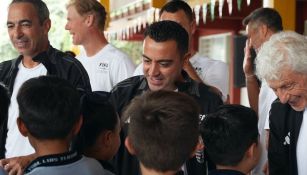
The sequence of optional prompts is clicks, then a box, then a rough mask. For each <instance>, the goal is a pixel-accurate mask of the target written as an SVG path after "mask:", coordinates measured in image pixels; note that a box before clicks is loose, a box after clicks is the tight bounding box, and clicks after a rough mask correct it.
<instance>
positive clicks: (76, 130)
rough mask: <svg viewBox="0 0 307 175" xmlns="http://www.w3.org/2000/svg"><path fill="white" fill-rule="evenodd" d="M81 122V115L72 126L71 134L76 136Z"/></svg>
mask: <svg viewBox="0 0 307 175" xmlns="http://www.w3.org/2000/svg"><path fill="white" fill-rule="evenodd" d="M82 123H83V116H82V115H81V116H80V118H79V119H78V120H77V121H76V123H75V124H74V126H73V128H72V134H73V136H76V135H77V134H78V133H79V131H80V129H81V126H82Z"/></svg>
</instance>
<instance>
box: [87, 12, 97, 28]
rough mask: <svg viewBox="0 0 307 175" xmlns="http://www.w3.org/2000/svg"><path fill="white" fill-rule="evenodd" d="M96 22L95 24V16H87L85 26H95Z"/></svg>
mask: <svg viewBox="0 0 307 175" xmlns="http://www.w3.org/2000/svg"><path fill="white" fill-rule="evenodd" d="M94 22H95V15H93V14H90V15H87V16H86V19H85V24H86V25H87V26H88V27H90V26H93V25H94Z"/></svg>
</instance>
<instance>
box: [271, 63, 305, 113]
mask: <svg viewBox="0 0 307 175" xmlns="http://www.w3.org/2000/svg"><path fill="white" fill-rule="evenodd" d="M268 84H269V86H270V87H271V88H272V89H273V90H274V92H275V94H276V95H277V96H278V98H279V100H280V102H281V103H288V104H289V105H290V106H291V107H292V108H293V109H294V110H296V111H303V110H304V109H305V108H306V107H307V75H303V74H301V73H297V72H294V71H292V70H290V69H289V68H286V69H283V71H282V72H281V75H280V78H279V80H270V81H268Z"/></svg>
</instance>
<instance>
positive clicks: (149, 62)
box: [143, 36, 184, 91]
mask: <svg viewBox="0 0 307 175" xmlns="http://www.w3.org/2000/svg"><path fill="white" fill-rule="evenodd" d="M143 52H144V53H143V71H144V76H145V77H146V79H147V82H148V86H149V89H150V90H152V91H158V90H162V89H163V90H175V89H176V85H175V82H176V81H177V80H178V79H179V77H180V75H181V70H182V66H183V60H184V59H183V58H181V57H180V54H179V51H178V48H177V43H176V42H175V41H174V40H168V41H163V42H156V41H154V40H153V39H151V38H150V37H148V36H147V37H146V38H145V40H144V45H143Z"/></svg>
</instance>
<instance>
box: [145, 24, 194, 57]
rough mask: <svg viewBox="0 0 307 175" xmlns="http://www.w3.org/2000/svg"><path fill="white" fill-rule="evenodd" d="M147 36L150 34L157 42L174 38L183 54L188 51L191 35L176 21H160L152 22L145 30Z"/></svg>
mask: <svg viewBox="0 0 307 175" xmlns="http://www.w3.org/2000/svg"><path fill="white" fill-rule="evenodd" d="M144 35H145V38H146V37H147V36H148V37H150V38H151V39H153V40H154V41H156V42H165V41H169V40H174V41H175V42H176V43H177V48H178V50H179V52H180V55H181V56H184V55H185V54H186V53H187V52H188V47H189V36H188V33H187V31H186V30H185V29H184V28H183V27H182V26H181V25H180V24H178V23H176V22H174V21H168V20H166V21H159V22H155V23H152V24H151V25H150V26H149V27H148V28H147V29H146V31H145V34H144Z"/></svg>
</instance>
